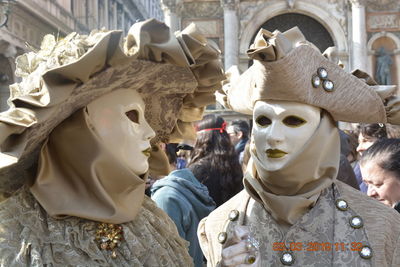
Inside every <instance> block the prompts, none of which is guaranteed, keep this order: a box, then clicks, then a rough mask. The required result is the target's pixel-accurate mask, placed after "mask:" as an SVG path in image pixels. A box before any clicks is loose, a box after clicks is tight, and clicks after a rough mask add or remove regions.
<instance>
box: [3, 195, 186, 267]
mask: <svg viewBox="0 0 400 267" xmlns="http://www.w3.org/2000/svg"><path fill="white" fill-rule="evenodd" d="M99 224H101V223H100V222H95V221H90V220H85V219H82V218H77V217H66V218H63V219H55V218H52V217H50V216H49V215H48V214H47V213H46V211H45V210H44V209H43V208H42V207H41V206H40V204H39V203H38V202H37V201H36V200H35V198H34V197H33V196H32V194H31V193H30V192H29V189H27V188H24V189H23V190H20V192H18V193H17V194H16V195H14V196H12V197H10V198H9V199H7V200H6V201H4V202H2V203H1V204H0V266H46V265H48V266H55V265H59V263H62V266H163V264H165V265H164V266H182V267H187V266H193V260H192V259H191V257H190V256H189V253H188V243H187V242H186V241H185V240H183V239H182V238H181V237H180V236H179V234H178V232H177V230H176V226H175V224H174V223H173V222H172V221H171V219H170V218H169V217H168V216H167V215H166V214H165V213H164V212H163V211H162V210H161V209H159V208H158V207H157V206H156V204H155V203H154V202H153V201H152V200H151V199H150V198H148V197H145V199H144V201H143V204H142V208H141V210H140V212H139V214H138V215H137V217H136V218H135V219H134V220H133V221H130V222H126V223H123V224H121V226H122V229H123V236H124V240H123V241H121V242H120V244H119V246H118V247H117V248H116V255H117V257H116V258H113V257H112V256H111V251H109V250H101V249H100V248H99V244H98V243H97V242H96V241H95V237H96V235H97V234H98V233H97V229H98V225H99Z"/></svg>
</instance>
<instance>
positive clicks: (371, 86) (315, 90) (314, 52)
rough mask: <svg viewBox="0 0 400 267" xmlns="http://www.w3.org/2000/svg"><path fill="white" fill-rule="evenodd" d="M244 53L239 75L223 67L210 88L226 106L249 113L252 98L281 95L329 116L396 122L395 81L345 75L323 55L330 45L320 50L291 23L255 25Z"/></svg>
mask: <svg viewBox="0 0 400 267" xmlns="http://www.w3.org/2000/svg"><path fill="white" fill-rule="evenodd" d="M247 54H248V56H249V57H250V58H251V59H253V65H252V66H251V67H250V68H249V69H248V70H246V71H245V72H244V73H243V74H241V75H240V74H239V71H238V69H237V68H236V67H233V68H231V69H230V70H228V71H227V77H228V79H227V80H226V81H225V82H224V86H223V89H222V90H220V91H219V92H217V93H216V95H217V100H218V101H219V102H221V104H222V105H224V106H225V107H227V108H230V109H232V110H234V111H237V112H240V113H244V114H252V110H253V107H254V104H255V102H256V101H258V100H284V101H294V102H300V103H305V104H309V105H312V106H316V107H319V108H322V109H324V110H326V111H328V112H329V114H330V115H331V116H332V118H333V119H334V120H335V121H345V122H363V123H375V122H381V123H386V122H389V123H393V124H399V123H400V119H399V118H397V116H398V115H397V114H398V112H397V111H398V109H399V108H398V106H399V100H398V98H396V97H393V93H394V91H395V90H396V86H391V85H390V86H381V85H377V84H376V83H375V82H374V81H373V79H371V77H369V76H368V75H367V74H366V73H364V72H362V71H359V70H357V71H355V72H353V74H354V75H349V73H347V72H345V71H344V70H343V68H342V65H341V64H340V63H339V64H336V63H334V62H332V60H330V59H329V57H330V56H331V55H332V54H333V53H332V49H331V48H329V49H328V50H327V51H326V52H325V53H324V55H323V54H321V52H320V51H319V50H318V48H316V47H315V46H314V45H313V44H312V43H310V42H308V41H306V39H305V37H304V35H303V34H302V33H301V31H300V30H299V29H298V28H297V27H294V28H292V29H290V30H288V31H286V32H283V33H281V32H279V31H274V32H273V33H271V32H269V31H267V30H265V29H261V30H260V31H259V33H258V34H257V36H256V38H255V41H254V43H253V44H252V45H251V47H250V49H249V50H248V51H247ZM304 62H307V64H304Z"/></svg>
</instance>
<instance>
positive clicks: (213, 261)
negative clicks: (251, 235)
mask: <svg viewBox="0 0 400 267" xmlns="http://www.w3.org/2000/svg"><path fill="white" fill-rule="evenodd" d="M249 197H250V196H249V195H248V194H247V192H246V191H245V190H242V191H241V192H239V193H238V194H236V195H235V196H234V197H232V198H231V199H230V200H228V201H227V202H225V203H224V204H222V205H221V206H219V207H218V208H217V209H215V210H214V211H213V212H211V213H210V215H208V217H205V218H204V219H203V220H201V221H200V223H199V228H198V232H197V234H198V237H199V243H200V247H201V250H202V251H203V254H204V256H205V257H206V258H207V266H217V265H218V262H217V261H218V259H219V258H220V255H221V249H222V246H221V244H220V243H219V242H218V235H219V233H220V232H223V231H224V229H225V227H226V225H227V222H228V221H229V219H228V217H229V214H230V213H231V211H233V210H241V207H242V206H243V203H244V202H247V201H248V200H249Z"/></svg>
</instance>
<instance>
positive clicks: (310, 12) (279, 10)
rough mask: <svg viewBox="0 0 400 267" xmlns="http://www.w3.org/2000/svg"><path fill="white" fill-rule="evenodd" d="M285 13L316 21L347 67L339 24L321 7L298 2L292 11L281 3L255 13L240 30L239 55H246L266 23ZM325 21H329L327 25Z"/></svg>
mask: <svg viewBox="0 0 400 267" xmlns="http://www.w3.org/2000/svg"><path fill="white" fill-rule="evenodd" d="M285 13H299V14H303V15H306V16H309V17H311V18H313V19H315V20H316V21H318V22H319V23H320V24H321V25H322V26H324V28H325V29H326V30H327V31H328V32H329V34H330V35H331V36H332V39H333V42H334V44H335V46H336V47H337V48H338V51H339V53H340V54H342V55H343V56H344V57H345V58H343V57H341V60H342V61H343V62H344V63H345V66H347V65H348V64H346V63H347V61H348V59H347V54H348V45H347V39H346V34H345V32H344V30H343V27H342V26H341V25H340V23H339V22H338V21H337V20H336V19H332V15H331V14H330V13H329V12H327V11H326V10H325V9H322V8H321V7H319V6H316V5H314V4H312V3H307V2H305V1H299V0H298V1H296V2H295V6H294V7H293V9H288V7H287V2H286V1H281V2H277V3H273V4H268V5H266V6H264V7H263V8H261V9H260V10H259V11H258V12H255V13H254V14H253V16H252V17H251V19H250V20H249V23H248V24H247V25H246V26H245V27H244V28H243V29H241V38H240V44H239V53H240V55H242V56H243V55H245V54H246V50H247V49H248V46H249V44H250V42H251V40H252V38H253V36H254V35H255V34H256V33H257V31H258V29H259V28H260V27H261V26H262V25H263V24H264V23H265V22H266V21H268V20H269V19H271V18H273V17H275V16H277V15H281V14H285ZM327 21H329V25H328V23H327Z"/></svg>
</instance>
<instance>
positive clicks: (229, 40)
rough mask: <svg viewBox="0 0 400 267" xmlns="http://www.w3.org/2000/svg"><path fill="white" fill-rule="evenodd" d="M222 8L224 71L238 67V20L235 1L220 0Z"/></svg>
mask: <svg viewBox="0 0 400 267" xmlns="http://www.w3.org/2000/svg"><path fill="white" fill-rule="evenodd" d="M221 4H222V7H223V8H224V44H225V45H224V61H225V70H228V69H229V68H230V67H231V66H233V65H239V18H238V15H237V13H236V1H235V0H221Z"/></svg>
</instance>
